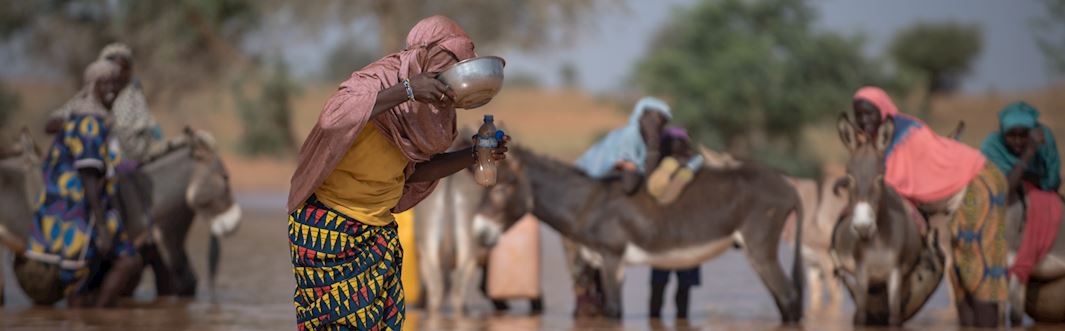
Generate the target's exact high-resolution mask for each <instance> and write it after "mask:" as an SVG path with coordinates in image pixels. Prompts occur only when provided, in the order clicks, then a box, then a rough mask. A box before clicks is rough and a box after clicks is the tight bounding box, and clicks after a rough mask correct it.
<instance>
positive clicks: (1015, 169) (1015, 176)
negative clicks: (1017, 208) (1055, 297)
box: [980, 102, 1062, 293]
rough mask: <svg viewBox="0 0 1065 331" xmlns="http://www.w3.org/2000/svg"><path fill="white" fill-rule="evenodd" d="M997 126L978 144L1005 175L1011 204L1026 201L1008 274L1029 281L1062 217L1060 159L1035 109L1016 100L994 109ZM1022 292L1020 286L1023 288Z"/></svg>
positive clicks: (1051, 243)
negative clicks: (1019, 232) (999, 109)
mask: <svg viewBox="0 0 1065 331" xmlns="http://www.w3.org/2000/svg"><path fill="white" fill-rule="evenodd" d="M998 118H999V127H1000V128H999V131H998V132H994V133H992V134H991V136H989V137H987V139H985V140H984V143H983V145H982V146H980V149H981V150H982V151H983V153H984V155H986V156H987V159H988V160H991V162H994V163H995V165H996V166H998V168H999V169H1001V170H1002V172H1003V173H1005V174H1006V175H1007V179H1008V180H1009V186H1010V189H1009V194H1008V195H1007V196H1008V198H1007V199H1008V200H1009V203H1011V204H1012V203H1014V202H1016V201H1018V199H1020V198H1021V197H1022V196H1023V197H1025V198H1026V200H1027V208H1026V211H1025V226H1024V234H1023V237H1022V238H1021V246H1020V248H1018V249H1017V254H1016V257H1015V258H1014V261H1013V265H1012V266H1010V268H1009V271H1010V275H1012V276H1013V277H1016V279H1017V280H1018V281H1020V282H1021V283H1022V284H1024V283H1027V282H1028V277H1029V276H1030V274H1031V272H1032V270H1033V269H1034V268H1035V266H1036V264H1037V263H1038V262H1039V261H1040V260H1042V259H1043V257H1045V256H1046V254H1047V253H1048V252H1049V250H1050V247H1051V246H1052V245H1053V243H1054V240H1055V239H1056V238H1057V232H1058V227H1059V224H1060V223H1059V222H1061V214H1062V201H1061V197H1060V196H1059V195H1058V193H1057V190H1058V186H1059V185H1061V161H1060V159H1059V158H1058V147H1057V145H1056V144H1055V143H1054V135H1053V134H1051V133H1050V130H1049V129H1047V127H1046V126H1043V125H1040V124H1039V112H1038V111H1036V110H1035V108H1033V107H1032V106H1031V105H1029V104H1027V103H1024V102H1016V103H1013V104H1011V105H1009V106H1006V108H1005V109H1003V110H1002V112H1000V113H999V114H998ZM1022 293H1023V291H1022Z"/></svg>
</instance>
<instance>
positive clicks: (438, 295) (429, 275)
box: [418, 240, 445, 314]
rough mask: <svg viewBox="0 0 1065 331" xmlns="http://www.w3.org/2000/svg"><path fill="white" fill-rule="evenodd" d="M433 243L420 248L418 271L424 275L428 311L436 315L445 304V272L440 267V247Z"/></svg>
mask: <svg viewBox="0 0 1065 331" xmlns="http://www.w3.org/2000/svg"><path fill="white" fill-rule="evenodd" d="M432 243H433V242H432V241H431V240H430V241H428V242H426V243H423V245H421V246H419V247H418V249H419V250H420V252H418V257H419V259H418V263H419V265H418V270H419V271H420V272H421V274H422V282H424V283H425V297H426V299H427V300H426V309H427V310H428V312H429V314H436V313H439V312H440V308H441V306H443V304H444V273H445V271H444V270H443V268H442V267H441V265H440V252H439V249H440V247H436V246H434V245H432Z"/></svg>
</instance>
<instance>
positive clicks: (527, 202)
mask: <svg viewBox="0 0 1065 331" xmlns="http://www.w3.org/2000/svg"><path fill="white" fill-rule="evenodd" d="M519 149H520V147H518V148H515V147H512V148H511V149H510V150H511V153H509V154H508V155H507V159H506V160H504V161H502V162H500V163H499V164H498V167H497V169H496V176H498V178H497V179H496V184H495V185H493V186H492V187H490V188H488V192H487V194H485V195H484V199H483V200H482V201H481V204H480V206H479V207H478V208H477V214H476V218H475V222H481V223H485V224H483V225H481V227H484V225H488V226H491V227H493V228H497V229H500V230H501V231H493V232H495V233H496V235H498V234H502V231H505V230H506V229H508V228H510V226H512V225H514V223H517V221H518V220H520V219H521V218H522V216H525V214H526V213H529V212H531V211H532V206H533V194H532V186H531V185H530V183H529V179H528V178H527V177H526V176H527V175H526V173H525V171H524V163H523V162H524V160H522V156H521V154H522V153H520V152H518V150H519ZM482 239H489V241H494V240H491V239H492V238H482Z"/></svg>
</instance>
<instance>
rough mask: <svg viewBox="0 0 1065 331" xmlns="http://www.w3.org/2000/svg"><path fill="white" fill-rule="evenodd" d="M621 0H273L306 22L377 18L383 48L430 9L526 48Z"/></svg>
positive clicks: (499, 41) (496, 42)
mask: <svg viewBox="0 0 1065 331" xmlns="http://www.w3.org/2000/svg"><path fill="white" fill-rule="evenodd" d="M620 2H621V1H619V0H514V1H496V0H452V1H429V0H374V1H336V0H334V1H310V2H300V3H297V4H293V3H292V2H290V1H284V0H274V1H273V3H275V4H277V5H279V6H280V7H283V8H285V9H284V10H291V11H292V12H294V13H295V14H296V17H297V18H298V21H299V22H301V23H303V24H304V26H305V27H307V28H311V29H314V28H321V27H324V26H328V25H329V24H333V23H337V22H340V23H350V22H352V21H355V20H365V19H372V20H374V22H375V27H376V28H377V29H376V30H377V37H378V41H379V43H380V44H379V46H380V49H379V53H382V54H384V53H390V52H395V51H397V50H400V49H403V44H404V41H405V38H406V36H407V30H408V29H410V27H411V26H414V24H415V23H416V22H418V20H420V19H422V18H424V17H427V16H430V15H436V14H439V15H445V16H448V17H450V18H451V19H454V20H455V21H456V22H458V23H459V25H462V27H463V28H464V29H465V30H466V32H468V33H469V34H470V36H471V37H473V39H474V40H475V41H476V42H477V43H478V47H483V46H518V47H520V48H523V49H532V48H537V47H543V46H545V45H550V44H553V43H556V42H564V41H568V40H569V39H568V38H570V37H571V36H572V34H570V33H555V32H557V31H556V30H553V29H554V28H562V29H563V31H568V30H570V29H572V28H574V27H576V26H577V25H578V24H582V23H587V22H588V21H589V18H591V17H592V16H593V15H590V14H594V13H595V12H596V11H597V10H600V9H604V8H611V7H618V6H619V4H620Z"/></svg>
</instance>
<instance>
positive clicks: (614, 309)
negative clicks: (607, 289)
mask: <svg viewBox="0 0 1065 331" xmlns="http://www.w3.org/2000/svg"><path fill="white" fill-rule="evenodd" d="M603 316H605V317H607V318H613V319H620V318H621V306H618V305H614V304H607V305H606V306H604V307H603Z"/></svg>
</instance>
